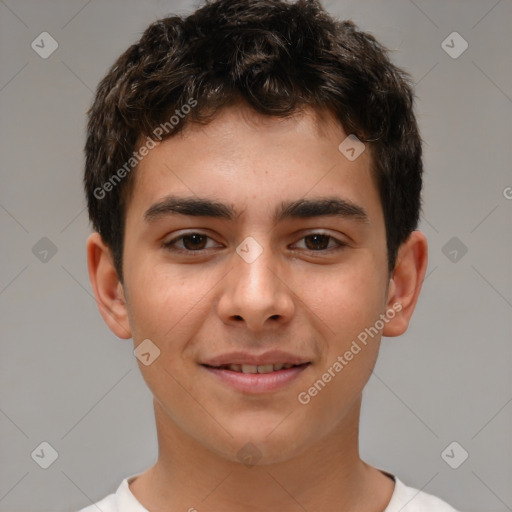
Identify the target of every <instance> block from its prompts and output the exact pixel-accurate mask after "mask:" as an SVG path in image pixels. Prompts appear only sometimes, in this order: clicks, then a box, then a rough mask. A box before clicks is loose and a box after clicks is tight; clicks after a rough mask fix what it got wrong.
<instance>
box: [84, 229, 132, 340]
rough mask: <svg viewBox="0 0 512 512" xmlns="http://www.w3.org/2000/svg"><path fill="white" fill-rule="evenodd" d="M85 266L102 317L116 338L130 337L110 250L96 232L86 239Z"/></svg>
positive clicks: (124, 303) (119, 285) (123, 298)
mask: <svg viewBox="0 0 512 512" xmlns="http://www.w3.org/2000/svg"><path fill="white" fill-rule="evenodd" d="M87 267H88V269H89V280H90V281H91V285H92V289H93V291H94V296H95V297H96V303H97V304H98V309H99V311H100V313H101V316H102V317H103V320H104V321H105V323H106V324H107V325H108V326H109V328H110V330H111V331H112V332H113V333H114V334H115V335H116V336H117V337H118V338H122V339H128V338H131V337H132V334H131V330H130V324H129V322H128V313H127V309H126V301H125V296H124V290H123V285H122V283H121V282H120V281H119V277H118V275H117V271H116V269H115V267H114V263H113V258H112V255H111V252H110V249H109V248H108V247H107V246H106V245H105V243H104V242H103V239H102V238H101V235H100V234H99V233H96V232H95V233H92V234H91V235H90V236H89V238H88V239H87Z"/></svg>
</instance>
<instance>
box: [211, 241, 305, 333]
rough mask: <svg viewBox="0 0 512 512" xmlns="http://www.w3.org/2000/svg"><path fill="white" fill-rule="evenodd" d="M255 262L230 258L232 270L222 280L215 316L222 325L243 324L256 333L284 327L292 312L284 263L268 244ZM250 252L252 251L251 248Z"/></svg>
mask: <svg viewBox="0 0 512 512" xmlns="http://www.w3.org/2000/svg"><path fill="white" fill-rule="evenodd" d="M262 249H263V251H262V252H261V254H259V255H258V256H257V257H256V259H254V260H251V258H247V259H244V257H242V256H240V254H242V255H243V253H242V252H240V253H234V254H233V261H232V262H233V269H232V270H231V271H230V272H229V273H228V274H227V275H226V277H225V279H223V280H222V284H221V286H222V290H221V297H220V299H219V302H218V304H217V308H218V314H219V316H220V318H221V319H222V321H223V322H224V323H225V324H231V325H237V324H238V325H240V324H245V326H246V328H247V329H248V330H251V331H254V332H260V331H263V330H265V329H269V328H272V327H274V328H275V326H282V325H284V324H286V323H288V322H289V321H290V320H291V318H292V317H293V314H294V311H295V301H294V293H293V284H292V283H291V282H290V281H291V276H290V272H289V271H287V269H286V262H283V261H282V260H279V259H278V258H277V255H276V254H274V253H273V252H272V250H271V249H270V248H269V246H268V244H267V245H265V246H262ZM251 250H253V248H251Z"/></svg>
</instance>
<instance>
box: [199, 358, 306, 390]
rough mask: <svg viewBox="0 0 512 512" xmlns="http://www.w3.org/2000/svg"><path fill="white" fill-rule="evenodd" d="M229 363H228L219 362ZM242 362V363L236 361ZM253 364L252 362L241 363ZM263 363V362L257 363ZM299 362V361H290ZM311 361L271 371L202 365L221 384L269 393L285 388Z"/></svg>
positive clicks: (238, 388) (237, 388)
mask: <svg viewBox="0 0 512 512" xmlns="http://www.w3.org/2000/svg"><path fill="white" fill-rule="evenodd" d="M221 364H229V363H221ZM238 364H242V363H238ZM243 364H254V363H243ZM259 364H265V363H259ZM292 364H300V363H292ZM309 366H311V363H309V362H308V363H304V364H301V365H300V366H293V367H292V368H287V369H284V368H283V369H281V370H277V371H274V372H271V373H241V372H235V371H232V370H227V369H221V368H213V367H211V366H205V365H202V367H203V368H204V369H205V370H206V371H207V372H209V373H210V374H211V375H212V376H213V377H214V378H217V379H219V380H220V382H222V383H223V384H225V385H227V386H229V387H231V388H234V389H236V390H238V391H241V392H243V393H250V394H261V393H271V392H274V391H278V390H280V389H283V388H285V387H286V386H288V385H289V384H290V383H292V382H293V381H294V380H296V379H297V378H298V377H299V376H300V375H301V374H302V372H303V371H304V370H306V369H307V368H309Z"/></svg>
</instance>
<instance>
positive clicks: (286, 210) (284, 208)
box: [144, 195, 369, 224]
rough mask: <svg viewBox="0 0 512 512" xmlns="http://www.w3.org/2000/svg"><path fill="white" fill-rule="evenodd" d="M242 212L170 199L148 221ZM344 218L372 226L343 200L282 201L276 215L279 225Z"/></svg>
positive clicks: (202, 202)
mask: <svg viewBox="0 0 512 512" xmlns="http://www.w3.org/2000/svg"><path fill="white" fill-rule="evenodd" d="M240 214H241V212H237V211H236V210H235V208H234V207H233V206H232V205H227V204H224V203H221V202H219V201H216V200H212V199H207V198H198V197H179V196H172V195H171V196H167V197H165V198H164V199H162V200H161V201H159V202H157V203H155V204H153V205H152V206H151V207H150V208H148V210H146V212H145V213H144V220H145V221H146V222H147V223H152V222H154V221H156V220H158V219H160V218H162V217H168V216H171V215H187V216H191V217H212V218H216V219H225V220H230V221H233V220H236V219H237V218H238V217H239V216H240ZM324 216H329V217H340V218H344V219H354V220H357V221H359V222H362V223H366V224H367V223H369V218H368V214H367V213H366V211H365V210H364V208H363V207H362V206H359V205H357V204H355V203H353V202H352V201H349V200H347V199H342V198H340V197H320V198H314V199H298V200H296V201H289V202H284V201H283V202H282V203H281V204H280V205H279V206H278V207H277V209H276V210H275V212H274V218H273V221H274V223H275V224H277V223H279V222H282V221H284V220H287V219H308V218H314V217H324Z"/></svg>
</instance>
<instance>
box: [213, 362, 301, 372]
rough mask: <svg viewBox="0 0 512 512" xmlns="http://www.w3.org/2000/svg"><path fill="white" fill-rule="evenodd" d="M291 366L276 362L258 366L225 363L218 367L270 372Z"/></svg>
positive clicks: (241, 370) (232, 369)
mask: <svg viewBox="0 0 512 512" xmlns="http://www.w3.org/2000/svg"><path fill="white" fill-rule="evenodd" d="M292 366H295V365H293V364H289V363H287V364H283V363H276V364H261V365H259V366H256V365H254V364H226V365H222V366H221V367H220V368H222V369H227V370H231V371H233V372H242V373H271V372H277V371H278V370H283V369H284V370H287V369H288V368H291V367H292Z"/></svg>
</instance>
